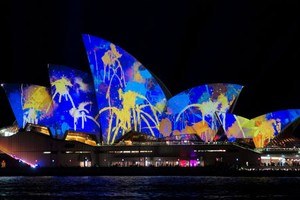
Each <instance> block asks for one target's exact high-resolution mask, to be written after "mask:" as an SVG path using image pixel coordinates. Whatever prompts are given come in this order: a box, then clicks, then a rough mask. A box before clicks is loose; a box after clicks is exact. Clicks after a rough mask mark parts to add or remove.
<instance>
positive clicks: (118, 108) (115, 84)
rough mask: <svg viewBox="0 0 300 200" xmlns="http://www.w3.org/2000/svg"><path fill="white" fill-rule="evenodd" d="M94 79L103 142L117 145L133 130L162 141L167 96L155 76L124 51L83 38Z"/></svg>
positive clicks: (95, 38) (102, 42) (98, 39)
mask: <svg viewBox="0 0 300 200" xmlns="http://www.w3.org/2000/svg"><path fill="white" fill-rule="evenodd" d="M83 41H84V45H85V48H86V52H87V56H88V60H89V63H90V69H91V72H92V75H93V79H94V85H95V90H96V96H97V102H98V107H99V114H100V118H101V125H102V133H103V140H104V143H106V144H112V143H114V142H115V141H116V140H117V139H118V138H120V137H122V136H123V135H124V134H125V133H127V132H129V131H131V130H134V131H139V132H143V133H146V134H149V135H151V136H154V137H157V138H159V137H162V135H161V134H160V132H159V124H160V119H161V114H162V112H163V110H164V109H165V105H166V96H165V94H164V92H163V90H162V88H161V87H160V85H159V84H158V82H157V80H156V79H155V78H154V77H153V76H152V74H151V73H150V72H149V71H148V70H147V69H146V68H145V67H144V66H143V65H142V64H141V63H140V62H139V61H137V60H136V59H135V58H134V57H133V56H131V55H130V54H129V53H127V52H126V51H124V50H123V49H122V48H120V47H118V46H116V45H114V44H113V43H111V42H109V41H106V40H103V39H101V38H98V37H95V36H91V35H88V34H84V35H83Z"/></svg>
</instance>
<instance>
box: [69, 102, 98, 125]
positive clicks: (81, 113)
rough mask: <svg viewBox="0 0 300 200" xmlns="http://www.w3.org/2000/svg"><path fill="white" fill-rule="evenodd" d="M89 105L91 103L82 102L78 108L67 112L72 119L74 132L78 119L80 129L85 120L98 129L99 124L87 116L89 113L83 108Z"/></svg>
mask: <svg viewBox="0 0 300 200" xmlns="http://www.w3.org/2000/svg"><path fill="white" fill-rule="evenodd" d="M90 104H92V102H82V103H80V104H79V106H78V108H71V110H70V111H69V113H70V115H71V116H72V117H73V118H74V130H76V128H77V123H78V119H80V118H81V129H84V123H85V122H86V121H87V119H90V120H92V121H94V122H95V123H96V124H97V125H98V127H100V124H99V123H98V122H97V121H96V120H95V119H94V118H93V117H91V116H89V115H87V114H89V111H88V110H87V109H86V108H85V107H86V106H87V105H90Z"/></svg>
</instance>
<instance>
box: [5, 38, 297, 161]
mask: <svg viewBox="0 0 300 200" xmlns="http://www.w3.org/2000/svg"><path fill="white" fill-rule="evenodd" d="M82 39H83V44H84V46H85V50H86V54H87V59H88V61H89V64H90V71H89V72H84V71H80V70H78V69H76V68H71V67H69V66H62V65H55V64H49V65H48V72H49V73H48V74H49V80H50V85H46V86H41V85H33V84H26V83H2V84H1V86H2V89H3V90H4V91H5V94H6V97H7V99H8V101H9V103H10V106H11V110H12V112H13V114H14V116H15V122H14V123H13V124H12V125H11V126H9V127H2V128H1V129H0V151H1V152H2V154H5V155H8V156H10V157H11V158H13V159H15V160H17V161H22V162H23V163H26V164H28V165H30V166H32V167H35V166H40V167H60V166H64V167H93V166H99V167H110V166H120V167H129V166H140V167H147V166H154V167H160V166H179V167H204V166H218V165H223V166H249V167H256V166H261V165H297V164H299V162H300V160H299V159H298V154H299V153H298V148H299V144H300V143H299V139H298V137H296V136H295V134H294V132H295V129H296V127H297V125H298V123H299V119H300V109H288V110H279V111H274V112H270V113H266V114H262V115H261V116H258V117H255V118H253V119H248V118H245V117H243V116H239V115H236V114H235V112H234V107H235V105H236V102H237V100H238V97H239V94H240V93H241V92H242V90H243V89H244V87H243V86H242V85H239V84H234V83H213V84H206V85H199V86H195V87H192V88H189V89H187V90H185V91H182V92H181V93H179V94H176V95H173V96H172V95H171V94H170V92H169V91H168V89H167V88H166V87H165V86H164V85H163V83H162V82H161V81H160V80H159V78H158V77H156V76H155V75H154V74H153V73H151V72H150V71H149V70H148V69H147V68H145V67H144V66H143V65H142V64H141V63H140V62H139V61H137V60H136V59H135V58H134V57H133V56H132V55H130V54H129V53H128V52H126V51H124V50H123V49H122V48H120V47H118V46H117V45H115V44H113V43H111V42H109V41H106V40H104V39H101V38H98V37H95V36H92V35H89V34H83V35H82ZM245 89H246V88H245Z"/></svg>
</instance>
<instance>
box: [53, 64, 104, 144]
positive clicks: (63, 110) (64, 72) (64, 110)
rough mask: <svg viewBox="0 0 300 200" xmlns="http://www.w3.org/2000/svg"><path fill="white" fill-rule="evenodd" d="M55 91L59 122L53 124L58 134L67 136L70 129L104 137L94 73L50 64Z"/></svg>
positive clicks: (54, 133)
mask: <svg viewBox="0 0 300 200" xmlns="http://www.w3.org/2000/svg"><path fill="white" fill-rule="evenodd" d="M48 71H49V78H50V83H51V93H52V99H53V105H54V108H55V118H56V120H55V121H56V123H55V124H53V126H52V127H50V130H51V132H52V134H53V135H54V137H55V138H57V139H64V137H65V132H66V131H67V130H72V131H78V132H85V133H90V134H95V135H96V136H97V138H98V140H100V124H99V122H98V121H97V114H98V106H97V102H96V96H95V91H94V85H93V79H92V77H91V75H90V74H88V73H85V72H82V71H80V70H77V69H74V68H71V67H67V66H61V65H52V64H51V65H49V66H48Z"/></svg>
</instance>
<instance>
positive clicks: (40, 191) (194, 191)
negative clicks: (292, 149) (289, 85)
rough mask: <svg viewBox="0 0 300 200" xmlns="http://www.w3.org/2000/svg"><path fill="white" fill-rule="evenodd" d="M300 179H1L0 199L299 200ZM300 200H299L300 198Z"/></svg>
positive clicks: (72, 177) (189, 177)
mask: <svg viewBox="0 0 300 200" xmlns="http://www.w3.org/2000/svg"><path fill="white" fill-rule="evenodd" d="M299 183H300V177H217V176H216V177H214V176H203V177H201V176H196V177H193V176H35V177H30V176H15V177H0V199H20V200H27V199H39V200H44V199H55V200H58V199H74V200H76V199H139V200H140V199H155V198H156V199H162V198H164V199H165V198H172V199H183V198H185V199H187V198H188V199H191V198H197V199H199V198H201V199H253V198H259V199H296V198H297V197H299V194H298V190H299V189H298V188H297V186H298V185H299ZM297 199H298V198H297Z"/></svg>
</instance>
